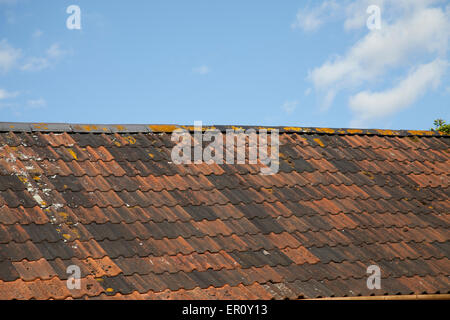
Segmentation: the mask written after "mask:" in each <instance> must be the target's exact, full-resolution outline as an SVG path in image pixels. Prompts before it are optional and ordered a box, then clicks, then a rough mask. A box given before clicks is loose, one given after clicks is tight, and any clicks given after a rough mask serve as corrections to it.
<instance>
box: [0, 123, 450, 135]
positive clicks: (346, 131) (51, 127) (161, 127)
mask: <svg viewBox="0 0 450 320" xmlns="http://www.w3.org/2000/svg"><path fill="white" fill-rule="evenodd" d="M176 129H185V130H188V131H190V132H192V131H194V126H192V125H177V124H77V123H44V122H0V132H10V131H13V132H74V133H75V132H81V133H171V132H173V131H174V130H176ZM202 129H203V130H212V129H217V130H220V131H221V132H225V131H226V130H227V129H230V130H235V131H239V130H247V129H256V130H260V129H265V130H267V131H271V130H279V132H280V133H300V134H336V135H376V136H437V137H440V136H450V135H449V134H446V133H444V132H440V131H434V130H390V129H357V128H320V127H295V126H250V125H242V126H235V125H206V126H203V127H202Z"/></svg>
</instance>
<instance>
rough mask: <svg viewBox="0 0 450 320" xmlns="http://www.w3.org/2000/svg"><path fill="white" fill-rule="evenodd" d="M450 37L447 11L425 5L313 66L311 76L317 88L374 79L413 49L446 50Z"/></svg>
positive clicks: (404, 60) (423, 51) (403, 61)
mask: <svg viewBox="0 0 450 320" xmlns="http://www.w3.org/2000/svg"><path fill="white" fill-rule="evenodd" d="M449 36H450V22H449V15H448V13H447V14H446V13H445V12H443V11H442V10H440V9H437V8H426V9H424V10H420V11H418V12H416V13H415V14H414V15H413V16H412V17H411V18H409V19H403V20H400V21H398V22H397V23H395V24H393V25H387V26H385V27H383V28H382V29H381V30H380V31H375V32H370V33H368V34H367V35H366V36H365V37H364V38H363V39H361V40H360V41H358V42H357V43H356V44H355V45H354V46H353V47H351V48H350V50H349V51H348V52H347V54H346V55H345V56H343V57H338V58H337V59H335V60H332V61H327V62H325V63H324V64H323V65H322V66H320V67H318V68H315V69H314V70H313V71H312V72H311V74H310V78H311V80H312V81H313V83H314V85H315V86H316V87H318V88H324V87H329V86H333V85H338V86H339V87H342V86H343V85H347V86H348V85H355V84H358V83H359V82H361V81H367V80H373V79H374V78H376V77H377V76H380V75H381V74H383V73H384V72H385V71H386V69H387V68H390V67H396V66H401V65H405V64H406V63H407V62H408V57H410V56H412V53H413V52H414V53H415V54H427V53H435V54H437V53H443V52H445V51H447V48H448V40H449Z"/></svg>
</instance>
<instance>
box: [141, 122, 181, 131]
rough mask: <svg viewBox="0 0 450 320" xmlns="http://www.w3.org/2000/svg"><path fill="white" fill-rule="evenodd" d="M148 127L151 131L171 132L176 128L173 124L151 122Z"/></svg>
mask: <svg viewBox="0 0 450 320" xmlns="http://www.w3.org/2000/svg"><path fill="white" fill-rule="evenodd" d="M148 127H149V128H150V129H151V130H152V132H173V131H174V130H175V129H177V126H176V125H173V124H152V125H149V126H148Z"/></svg>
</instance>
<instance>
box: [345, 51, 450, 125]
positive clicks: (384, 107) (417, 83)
mask: <svg viewBox="0 0 450 320" xmlns="http://www.w3.org/2000/svg"><path fill="white" fill-rule="evenodd" d="M448 65H449V64H448V62H446V61H443V60H440V59H436V60H434V61H433V62H430V63H428V64H424V65H421V66H419V67H418V68H415V69H414V70H413V71H411V72H410V73H409V74H408V76H407V77H406V78H405V79H403V80H402V81H401V82H400V83H399V84H398V85H397V86H396V87H394V88H391V89H388V90H385V91H381V92H371V91H362V92H359V93H358V94H356V95H354V96H352V97H350V101H349V105H350V108H351V110H352V111H353V112H354V113H355V116H356V117H355V119H354V120H353V121H352V126H361V125H362V124H364V123H366V122H367V121H368V120H372V119H377V118H381V117H385V116H388V115H391V114H393V113H395V112H397V111H400V110H402V109H404V108H406V107H408V106H409V105H411V104H412V103H414V102H415V101H416V100H417V99H418V98H419V97H420V96H421V95H423V94H424V93H425V92H426V91H427V90H428V89H429V88H436V87H437V86H438V85H439V83H440V81H441V78H442V76H443V75H444V73H445V70H446V69H447V67H448Z"/></svg>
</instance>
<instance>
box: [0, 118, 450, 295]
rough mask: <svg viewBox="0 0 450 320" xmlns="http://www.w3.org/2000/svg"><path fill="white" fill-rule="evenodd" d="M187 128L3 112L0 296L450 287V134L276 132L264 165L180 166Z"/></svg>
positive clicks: (428, 290) (422, 290)
mask: <svg viewBox="0 0 450 320" xmlns="http://www.w3.org/2000/svg"><path fill="white" fill-rule="evenodd" d="M178 127H179V126H159V125H154V126H146V125H142V126H141V125H133V126H126V125H124V126H114V125H111V126H108V125H96V126H95V125H55V124H46V125H40V126H39V128H38V127H36V126H34V125H31V124H10V123H8V124H5V123H0V299H272V298H274V299H285V298H288V299H296V298H315V297H329V296H357V295H371V294H376V295H382V294H392V295H394V294H412V293H414V294H422V293H429V294H433V293H448V292H450V281H449V275H450V262H449V254H450V239H449V234H450V233H449V230H448V229H449V225H450V215H449V212H450V211H449V210H450V204H449V203H450V201H449V197H450V193H449V182H450V179H449V173H450V172H449V168H450V157H449V146H450V139H449V136H446V135H443V134H441V133H437V132H420V131H390V130H356V129H324V128H277V129H280V143H281V144H280V171H279V172H278V173H277V174H275V175H270V176H263V175H260V174H259V170H260V167H261V164H256V165H253V164H205V163H203V164H189V165H175V164H173V163H172V162H171V160H170V152H171V147H172V146H173V142H172V141H171V140H170V133H171V131H173V130H174V129H175V128H178ZM31 128H33V131H31ZM217 128H218V129H219V130H225V129H228V127H222V126H217ZM244 128H245V127H244ZM247 142H248V141H247ZM372 264H375V265H378V266H379V267H380V269H381V274H382V280H381V286H382V288H381V289H376V290H370V289H369V288H367V286H366V280H367V277H368V274H367V272H366V271H367V267H368V266H369V265H372ZM70 265H77V266H78V267H79V268H80V271H81V288H80V289H68V287H67V286H66V280H67V279H68V277H69V274H68V273H66V269H67V267H68V266H70Z"/></svg>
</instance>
